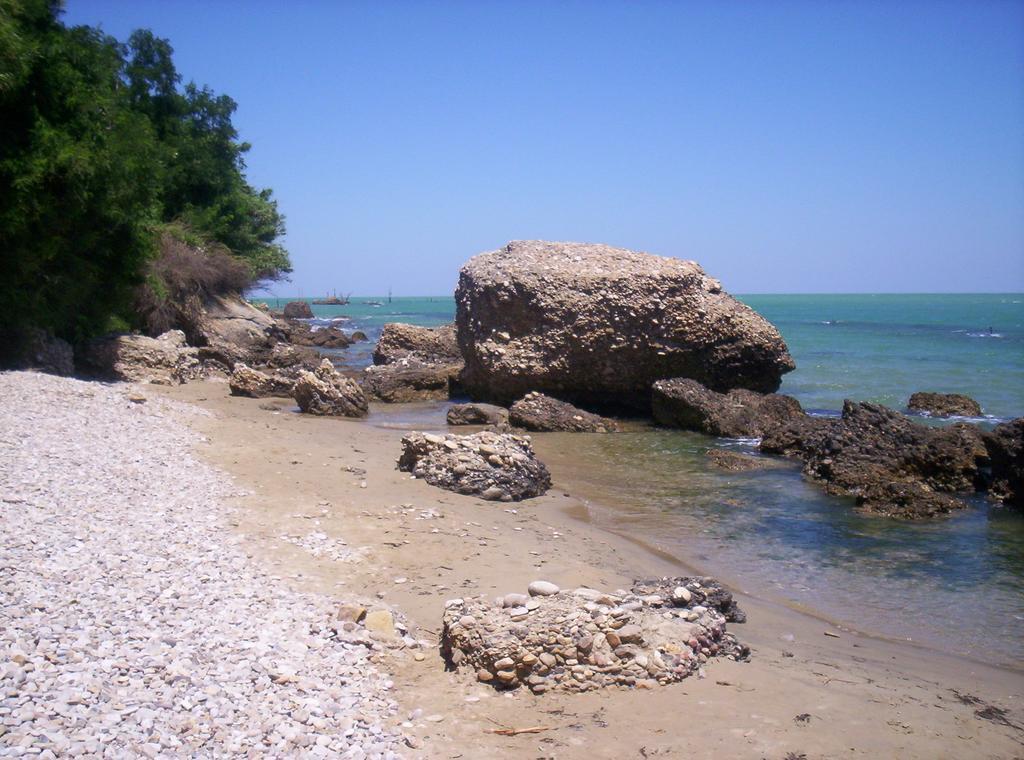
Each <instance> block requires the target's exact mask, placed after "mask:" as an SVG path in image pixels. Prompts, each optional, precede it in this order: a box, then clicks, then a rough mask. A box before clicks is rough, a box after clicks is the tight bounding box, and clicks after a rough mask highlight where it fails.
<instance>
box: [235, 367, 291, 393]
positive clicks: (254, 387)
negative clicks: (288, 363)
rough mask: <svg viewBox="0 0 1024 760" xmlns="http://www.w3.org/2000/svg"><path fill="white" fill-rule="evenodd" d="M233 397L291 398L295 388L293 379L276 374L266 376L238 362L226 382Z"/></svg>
mask: <svg viewBox="0 0 1024 760" xmlns="http://www.w3.org/2000/svg"><path fill="white" fill-rule="evenodd" d="M228 386H229V387H230V388H231V395H233V396H248V397H249V398H266V397H268V396H278V397H285V398H288V397H291V395H292V390H293V389H294V387H295V378H292V377H286V376H285V375H281V374H278V373H276V372H275V373H273V374H267V373H265V372H259V371H258V370H255V369H251V368H250V367H248V366H246V365H245V364H242V363H241V362H238V363H236V364H235V368H234V370H232V372H231V377H230V378H229V380H228Z"/></svg>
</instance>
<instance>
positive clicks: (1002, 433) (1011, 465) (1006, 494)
mask: <svg viewBox="0 0 1024 760" xmlns="http://www.w3.org/2000/svg"><path fill="white" fill-rule="evenodd" d="M984 440H985V448H986V450H987V451H988V456H989V461H990V463H991V467H992V484H991V488H990V491H991V493H992V495H993V496H994V497H995V498H997V499H1000V500H1002V501H1004V502H1006V503H1007V504H1013V505H1015V506H1017V507H1024V417H1018V418H1017V419H1015V420H1010V421H1009V422H1003V423H1001V424H999V425H996V426H995V428H993V429H992V431H991V432H989V433H986V434H985V436H984Z"/></svg>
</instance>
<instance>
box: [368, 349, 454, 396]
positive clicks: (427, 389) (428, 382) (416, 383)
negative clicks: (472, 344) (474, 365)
mask: <svg viewBox="0 0 1024 760" xmlns="http://www.w3.org/2000/svg"><path fill="white" fill-rule="evenodd" d="M461 369H462V365H461V364H423V363H421V362H418V361H414V360H408V359H402V360H399V361H397V362H395V363H393V364H381V365H374V366H371V367H367V368H366V370H365V371H364V372H363V376H362V377H361V378H360V382H361V384H362V386H363V389H364V390H365V391H366V393H367V394H368V395H369V396H370V397H371V398H372V399H374V400H375V401H383V402H385V403H388V404H399V403H408V402H410V401H429V400H443V399H447V398H449V396H450V395H451V389H452V385H453V383H454V382H455V381H456V379H457V378H458V375H459V372H460V371H461Z"/></svg>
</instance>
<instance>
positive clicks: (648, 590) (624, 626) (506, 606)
mask: <svg viewBox="0 0 1024 760" xmlns="http://www.w3.org/2000/svg"><path fill="white" fill-rule="evenodd" d="M708 582H710V579H706V578H673V579H662V582H649V581H644V582H640V583H638V585H636V586H634V587H633V589H632V590H630V591H617V592H613V593H607V592H602V591H599V590H596V589H591V588H578V589H575V590H573V591H560V590H556V591H555V593H553V594H550V595H537V596H529V597H526V596H523V595H518V594H516V595H513V594H509V595H505V596H504V597H502V598H500V599H498V600H497V601H495V600H494V599H491V598H489V597H487V596H478V597H470V598H462V599H453V600H451V601H449V602H447V603H446V604H445V610H444V613H443V617H442V630H441V654H442V656H443V657H444V659H445V662H446V663H447V666H448V667H449V668H450V669H452V670H463V671H471V672H472V673H474V674H475V678H476V679H477V680H478V681H480V682H482V683H487V684H490V685H491V686H494V687H495V688H497V689H501V690H507V689H515V688H519V687H522V686H525V687H526V688H528V689H530V690H531V691H532V692H533V693H535V694H544V693H546V692H552V691H560V692H586V691H594V690H598V689H602V688H608V687H615V686H618V687H641V688H650V687H655V686H658V685H667V684H671V683H675V682H678V681H681V680H683V679H684V678H687V677H688V676H690V675H692V674H693V673H695V672H696V671H697V670H698V669H700V668H701V667H702V666H703V665H704V664H705V663H707V662H709V661H710V660H712V659H714V658H716V657H722V658H727V659H731V660H743V659H746V658H747V657H748V656H749V654H750V650H749V648H748V647H747V646H745V645H743V644H741V643H739V642H738V641H737V640H736V638H735V636H733V635H732V634H731V633H729V632H727V630H726V620H727V616H728V615H730V614H731V615H732V617H733V619H739V616H741V615H742V613H741V612H740V611H739V610H738V609H737V608H736V606H735V603H734V602H733V601H732V597H731V595H728V592H724V590H723V589H721V587H720V586H719V585H718V584H713V585H712V586H706V585H705V584H706V583H708ZM712 583H713V582H712ZM669 587H670V588H669ZM555 588H556V589H557V587H555ZM723 592H724V595H723ZM726 595H727V598H726ZM510 600H511V601H510ZM520 602H521V604H520ZM723 610H724V612H723Z"/></svg>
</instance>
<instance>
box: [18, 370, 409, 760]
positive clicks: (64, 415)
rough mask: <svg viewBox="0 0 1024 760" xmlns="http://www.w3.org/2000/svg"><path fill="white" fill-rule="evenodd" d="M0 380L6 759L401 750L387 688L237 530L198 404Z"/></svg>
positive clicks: (50, 381) (331, 606)
mask: <svg viewBox="0 0 1024 760" xmlns="http://www.w3.org/2000/svg"><path fill="white" fill-rule="evenodd" d="M136 390H137V389H136V388H135V387H134V386H131V385H105V384H100V383H86V382H81V381H78V380H72V379H67V378H59V377H53V376H49V375H43V374H36V373H25V372H11V373H2V374H0V398H2V399H3V402H2V407H0V527H2V531H3V539H2V542H0V756H2V757H16V756H22V755H24V756H30V755H31V756H38V757H65V756H83V757H89V756H94V757H125V756H145V757H151V758H153V757H183V756H192V757H196V756H199V757H209V756H228V755H230V756H247V755H249V756H261V757H264V756H282V757H283V756H298V755H302V756H312V757H328V756H330V757H337V756H341V757H345V758H376V757H395V756H397V755H398V754H399V750H400V747H401V746H402V737H401V735H399V734H398V733H397V732H396V731H395V729H394V728H393V727H394V726H395V720H394V717H393V716H394V714H395V712H396V709H397V708H396V705H395V703H394V701H393V700H392V699H391V696H390V694H389V691H390V689H392V687H393V684H392V682H391V681H389V680H388V677H387V675H386V674H385V673H382V672H380V671H379V670H378V669H377V668H376V667H375V666H374V665H373V664H372V663H370V662H369V661H368V656H369V650H368V649H367V647H366V646H365V645H363V644H361V643H356V642H353V641H349V640H345V639H344V638H343V637H340V636H338V635H336V633H335V631H334V630H332V628H331V627H330V626H328V625H326V622H327V621H328V620H329V619H330V618H332V617H333V615H334V610H335V609H336V606H337V600H332V599H329V598H326V597H323V596H318V595H313V594H306V593H300V592H297V591H294V590H292V589H290V588H289V587H288V586H287V585H286V584H285V583H284V582H283V581H281V580H278V579H276V578H274V577H272V576H270V575H269V574H268V573H267V572H266V571H265V570H263V569H261V568H260V567H259V566H258V565H257V564H256V562H255V561H254V560H252V559H251V558H250V557H249V556H248V555H247V554H246V552H245V550H244V548H243V546H241V544H240V541H241V539H240V538H239V537H238V536H237V535H236V534H235V533H233V532H232V529H231V527H230V525H229V520H230V519H231V509H230V508H229V507H228V506H227V505H226V503H225V501H226V499H227V498H229V497H231V496H234V495H239V492H238V489H237V487H235V486H234V485H233V484H232V483H231V481H230V479H229V478H228V477H227V476H226V475H224V474H223V473H221V472H219V471H217V470H215V469H213V468H211V467H209V466H207V465H205V464H203V463H201V462H200V461H198V460H197V458H196V457H195V456H194V455H193V453H192V447H193V446H194V445H195V444H196V443H197V442H198V441H199V440H200V439H199V436H198V435H197V434H196V433H194V432H193V431H192V430H190V429H189V427H188V426H187V424H186V423H187V418H188V416H189V415H193V414H201V413H202V412H200V411H199V410H197V409H194V408H192V407H188V406H185V405H179V404H175V403H172V402H169V401H166V400H161V399H159V398H156V397H154V396H153V395H150V396H149V398H148V400H146V401H145V402H144V403H138V401H139V399H135V401H132V400H131V399H130V397H132V396H133V394H134V393H135V392H136Z"/></svg>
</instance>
